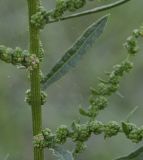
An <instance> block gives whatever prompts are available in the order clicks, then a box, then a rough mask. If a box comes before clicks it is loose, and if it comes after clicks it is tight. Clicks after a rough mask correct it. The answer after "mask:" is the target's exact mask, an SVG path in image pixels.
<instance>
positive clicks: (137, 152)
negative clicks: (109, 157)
mask: <svg viewBox="0 0 143 160" xmlns="http://www.w3.org/2000/svg"><path fill="white" fill-rule="evenodd" d="M141 154H143V146H142V147H140V148H138V149H137V150H135V151H133V152H132V153H130V154H129V155H127V156H124V157H120V158H117V159H115V160H133V158H136V160H139V159H140V158H139V159H137V157H139V156H140V155H141Z"/></svg>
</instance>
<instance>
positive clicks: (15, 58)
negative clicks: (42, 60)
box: [0, 45, 39, 70]
mask: <svg viewBox="0 0 143 160" xmlns="http://www.w3.org/2000/svg"><path fill="white" fill-rule="evenodd" d="M0 59H1V60H2V61H4V62H6V63H11V64H13V65H16V66H23V67H25V68H28V69H30V70H32V69H34V68H36V67H37V66H38V64H39V59H38V57H36V55H35V54H31V55H30V54H29V52H28V51H26V50H22V49H21V48H19V47H16V48H15V49H12V48H8V47H5V46H3V45H0Z"/></svg>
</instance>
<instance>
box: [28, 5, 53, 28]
mask: <svg viewBox="0 0 143 160" xmlns="http://www.w3.org/2000/svg"><path fill="white" fill-rule="evenodd" d="M49 16H50V12H47V11H46V10H45V9H44V8H43V7H40V8H39V11H38V12H37V13H36V14H34V15H33V16H32V17H31V23H32V24H34V25H35V26H36V27H37V28H40V29H43V28H44V26H45V24H47V23H48V21H49Z"/></svg>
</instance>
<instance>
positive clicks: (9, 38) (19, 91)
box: [0, 0, 143, 160]
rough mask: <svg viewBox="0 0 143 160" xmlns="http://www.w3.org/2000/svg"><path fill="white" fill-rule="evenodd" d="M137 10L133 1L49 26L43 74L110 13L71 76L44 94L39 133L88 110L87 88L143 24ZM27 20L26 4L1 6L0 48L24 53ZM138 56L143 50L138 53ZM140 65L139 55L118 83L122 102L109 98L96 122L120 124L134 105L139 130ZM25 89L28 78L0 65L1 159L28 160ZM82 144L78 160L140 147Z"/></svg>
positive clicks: (116, 140)
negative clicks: (46, 99) (113, 121)
mask: <svg viewBox="0 0 143 160" xmlns="http://www.w3.org/2000/svg"><path fill="white" fill-rule="evenodd" d="M108 2H112V1H111V0H109V1H108ZM104 3H106V2H104ZM43 4H44V6H45V7H46V8H48V9H51V8H53V7H54V5H55V1H53V0H44V1H43ZM142 5H143V1H142V0H136V1H135V0H132V1H131V2H129V3H127V4H125V5H124V6H120V7H118V8H114V9H112V10H110V11H106V12H104V13H98V14H93V15H89V16H85V17H81V18H76V19H72V20H67V21H64V22H58V23H54V24H49V25H48V26H47V27H46V28H45V29H44V31H42V32H41V38H42V41H43V44H44V48H45V51H46V55H45V61H44V64H43V70H44V71H46V72H47V71H48V70H50V68H51V67H52V66H53V65H54V64H55V62H56V61H57V60H58V59H59V58H60V57H61V56H62V53H64V51H65V50H66V49H67V48H69V47H70V46H71V44H72V43H73V42H74V41H75V39H76V38H77V37H79V35H80V34H81V33H82V32H83V30H85V28H86V27H87V26H89V25H90V24H91V23H93V21H95V20H96V19H97V18H99V17H101V16H102V15H104V14H105V13H111V17H110V20H109V23H108V25H107V27H106V30H105V32H104V34H103V35H102V37H101V38H100V40H98V42H96V44H95V45H94V46H93V47H92V48H91V49H90V50H89V53H88V54H87V55H86V56H85V57H84V58H83V59H82V61H81V62H80V63H79V65H78V66H77V67H76V68H75V69H74V70H72V71H71V72H70V73H68V74H67V75H66V76H65V77H63V78H62V79H61V80H59V81H58V82H57V83H56V84H54V85H51V87H49V88H48V90H47V92H48V102H47V104H46V105H45V106H44V107H43V120H44V124H43V127H50V128H52V129H53V130H54V129H55V128H56V127H57V126H58V125H60V124H67V125H68V124H70V123H71V121H72V120H73V119H78V115H79V114H78V106H79V105H80V104H81V105H83V106H84V107H87V105H88V103H87V102H88V96H89V87H90V86H95V85H96V84H97V83H98V81H97V78H98V77H99V76H100V77H102V75H103V74H104V71H108V70H111V67H112V65H113V64H116V63H118V62H120V61H121V60H122V59H123V58H124V57H125V56H126V50H125V49H124V48H123V46H122V44H123V43H124V42H125V39H126V38H127V37H128V35H130V33H131V32H132V30H133V29H134V28H138V26H140V25H141V24H142V23H143V18H142ZM93 6H97V3H96V1H93V2H90V3H89V4H88V5H87V6H86V7H85V8H84V9H88V8H92V7H93ZM82 10H83V9H82ZM27 20H28V17H27V4H26V0H21V1H19V0H12V1H10V0H0V44H4V45H6V46H9V47H15V46H20V47H21V48H23V49H26V48H28V27H27V26H28V25H27ZM141 44H142V42H141ZM142 51H143V47H142V50H141V51H140V53H141V52H142ZM142 59H143V54H139V55H138V57H137V58H136V60H135V64H136V67H135V68H134V70H133V71H132V72H131V74H130V75H128V76H127V77H126V78H124V80H123V81H122V83H121V87H120V93H121V94H122V95H123V97H122V98H121V97H120V96H118V95H114V96H112V98H111V101H110V102H111V103H110V105H109V107H108V108H107V109H106V110H104V111H103V112H101V114H100V115H99V117H98V119H99V120H102V121H104V122H106V121H108V120H118V121H120V120H123V119H125V117H126V115H127V114H128V113H129V112H130V111H131V110H132V108H134V107H135V106H136V105H138V106H139V109H138V111H137V112H136V113H135V114H134V115H133V117H132V121H133V122H135V123H137V124H138V125H141V124H142V114H143V106H142V98H143V96H142V95H143V88H142V81H143V76H142V75H143V74H142V70H143V65H142ZM28 85H29V81H28V79H27V73H25V72H24V71H23V70H17V69H16V68H15V67H13V66H12V65H7V64H5V63H3V62H0V159H4V158H5V157H6V155H7V154H9V160H19V159H23V160H30V159H32V141H31V139H32V134H31V132H32V129H31V112H30V107H29V106H27V104H26V103H25V102H24V97H25V91H26V89H27V88H28V87H29V86H28ZM67 91H68V92H67ZM87 144H88V149H87V150H86V151H85V152H84V153H83V154H81V155H80V157H79V160H83V159H84V160H85V159H90V160H94V159H100V160H111V159H113V158H114V157H119V156H121V155H122V154H124V155H125V154H128V153H129V152H130V151H131V150H133V149H135V148H137V147H139V144H137V145H136V144H132V143H131V142H130V141H129V140H127V139H126V138H125V137H124V136H121V135H119V136H117V137H113V138H111V139H106V140H104V139H103V136H96V137H95V136H94V137H92V138H91V139H90V140H89V141H88V142H87ZM68 147H71V146H68ZM45 154H48V157H49V159H51V160H52V159H53V160H54V157H53V156H52V154H51V152H49V151H46V152H45Z"/></svg>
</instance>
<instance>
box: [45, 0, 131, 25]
mask: <svg viewBox="0 0 143 160" xmlns="http://www.w3.org/2000/svg"><path fill="white" fill-rule="evenodd" d="M128 1H130V0H119V1H117V2H114V3H111V4H108V5H104V6H100V7H97V8H93V9H90V10H86V11H83V12H80V13H75V14H72V15H69V16H65V17H62V18H60V20H50V21H49V22H48V23H54V22H58V21H63V20H67V19H72V18H76V17H81V16H85V15H89V14H93V13H97V12H101V11H105V10H108V9H111V8H114V7H116V6H120V5H122V4H124V3H126V2H128Z"/></svg>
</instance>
